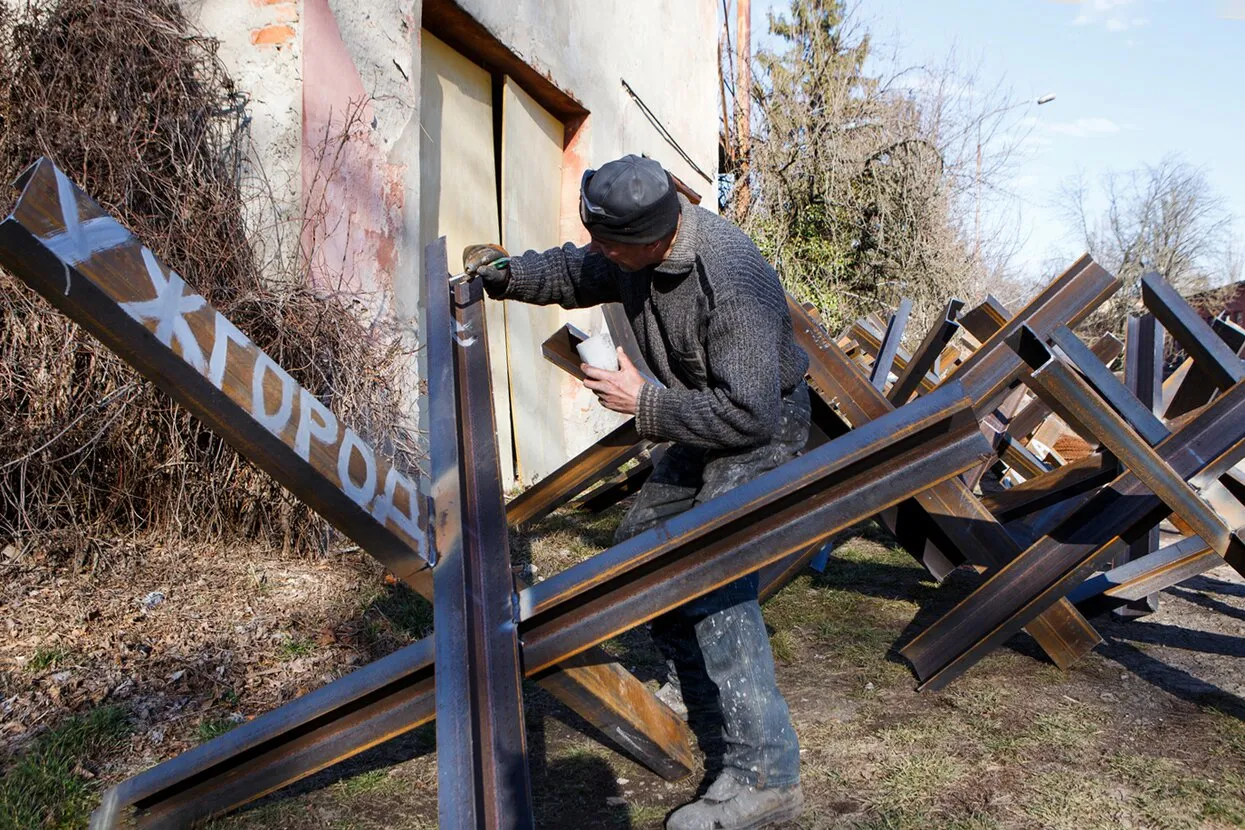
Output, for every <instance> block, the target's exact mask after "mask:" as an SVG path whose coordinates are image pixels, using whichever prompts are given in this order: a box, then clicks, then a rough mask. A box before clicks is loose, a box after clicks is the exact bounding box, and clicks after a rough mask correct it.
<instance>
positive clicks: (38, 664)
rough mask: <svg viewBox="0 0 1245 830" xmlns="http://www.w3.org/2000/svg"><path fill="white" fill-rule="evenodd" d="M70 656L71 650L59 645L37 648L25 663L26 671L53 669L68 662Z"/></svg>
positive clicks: (36, 671) (71, 654) (35, 671)
mask: <svg viewBox="0 0 1245 830" xmlns="http://www.w3.org/2000/svg"><path fill="white" fill-rule="evenodd" d="M72 656H73V652H72V651H70V650H69V649H67V648H61V647H60V646H53V647H44V648H37V649H35V653H34V654H33V655H31V657H30V662H28V663H27V664H26V671H29V672H34V673H38V672H42V671H47V670H48V669H54V668H56V667H57V666H63V665H65V664H66V663H68V662H69V659H70V658H71V657H72Z"/></svg>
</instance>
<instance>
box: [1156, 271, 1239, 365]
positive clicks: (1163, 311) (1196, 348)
mask: <svg viewBox="0 0 1245 830" xmlns="http://www.w3.org/2000/svg"><path fill="white" fill-rule="evenodd" d="M1141 299H1142V302H1144V303H1145V306H1146V308H1147V309H1149V311H1150V313H1151V314H1153V315H1154V316H1155V317H1157V318H1158V320H1159V322H1160V323H1162V324H1163V328H1164V329H1166V330H1167V333H1168V334H1170V335H1171V337H1172V339H1173V340H1175V341H1176V342H1177V343H1179V344H1180V347H1181V348H1182V349H1184V350H1185V351H1186V352H1188V354H1189V356H1190V357H1192V358H1193V363H1194V365H1195V366H1197V368H1198V369H1200V370H1201V371H1203V372H1205V373H1206V375H1207V376H1208V377H1209V378H1210V380H1211V382H1212V383H1214V385H1215V386H1217V387H1219V388H1220V389H1226V388H1228V387H1229V386H1231V385H1233V384H1234V383H1237V382H1239V381H1240V380H1241V379H1243V378H1245V367H1243V366H1242V364H1241V359H1240V358H1239V357H1237V355H1236V353H1235V352H1234V351H1233V350H1232V348H1230V347H1229V346H1228V344H1227V343H1225V342H1224V341H1223V339H1222V338H1220V337H1219V336H1218V335H1217V334H1215V332H1214V329H1212V328H1211V326H1210V324H1209V323H1207V322H1206V321H1205V320H1203V319H1202V317H1201V315H1200V314H1198V313H1197V311H1195V310H1194V309H1193V307H1192V306H1190V305H1189V304H1188V302H1186V301H1185V299H1184V298H1183V297H1181V296H1180V295H1179V294H1178V293H1176V289H1174V288H1172V287H1171V286H1170V285H1168V284H1167V282H1166V281H1164V280H1163V278H1162V277H1160V276H1159V275H1158V274H1156V273H1154V272H1150V273H1148V274H1145V275H1143V276H1142V278H1141Z"/></svg>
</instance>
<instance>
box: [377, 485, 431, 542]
mask: <svg viewBox="0 0 1245 830" xmlns="http://www.w3.org/2000/svg"><path fill="white" fill-rule="evenodd" d="M399 486H401V487H402V489H403V490H405V491H406V503H407V510H409V511H410V512H409V513H403V512H402V511H401V510H399V509H398V508H397V506H396V505H395V504H394V501H393V497H394V494H395V493H396V492H397V489H398V487H399ZM418 498H419V493H418V491H417V490H416V488H415V485H414V484H412V483H411V480H410V479H408V478H407V477H406V476H404V475H402V474H401V473H399V472H398V470H397V468H395V467H390V468H389V474H388V475H387V476H385V495H384V497H383V498H379V499H377V500H376V506H375V507H373V508H372V515H373V516H375V517H376V521H378V522H380V523H381V524H382V525H383V524H385V523H386V522H388V521H389V520H390V519H393V523H394V524H396V525H397V526H398V527H400V528H402V530H404V531H406V535H407V536H410V537H411V538H412V539H415V540H417V541H422V540H423V538H424V536H423V531H421V530H420V529H419V525H418V524H416V519H415V516H416V515H418V511H417V510H416V504H417V501H416V500H417V499H418Z"/></svg>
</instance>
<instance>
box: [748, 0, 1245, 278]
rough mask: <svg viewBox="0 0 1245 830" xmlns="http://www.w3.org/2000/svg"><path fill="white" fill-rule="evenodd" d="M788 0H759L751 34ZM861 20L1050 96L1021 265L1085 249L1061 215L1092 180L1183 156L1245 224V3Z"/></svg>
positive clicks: (912, 6) (925, 53) (931, 7)
mask: <svg viewBox="0 0 1245 830" xmlns="http://www.w3.org/2000/svg"><path fill="white" fill-rule="evenodd" d="M787 6H788V3H787V2H786V0H754V2H753V15H754V18H753V20H754V22H753V30H754V33H755V35H756V36H757V37H763V36H764V32H765V30H766V25H765V20H766V17H765V12H766V11H767V10H768V9H770V8H775V9H779V10H781V9H784V8H786V7H787ZM857 14H858V16H859V17H860V18H861V19H862V20H863V21H864V22H865V23H866V25H867V27H868V29H869V31H870V32H871V34H872V35H873V37H874V38H875V40H876V41H878V42H879V43H880V44H882V45H883V48H884V49H888V50H891V51H894V52H896V53H897V55H898V59H899V61H900V62H901V63H902V64H909V65H911V64H940V63H943V62H944V61H945V59H946V57H947V55H948V54H949V53H951V52H952V51H953V50H954V51H955V53H956V54H957V57H958V63H959V64H961V65H971V66H976V67H978V78H979V82H980V83H981V84H982V85H985V86H989V85H991V84H993V83H995V82H997V81H998V80H1000V79H1001V80H1002V81H1003V82H1004V84H1005V85H1006V86H1007V87H1009V88H1010V89H1011V90H1012V93H1013V95H1012V97H1013V99H1014V100H1017V101H1020V100H1023V99H1026V98H1036V97H1038V96H1040V95H1044V94H1049V93H1053V94H1055V95H1056V96H1057V97H1056V99H1055V100H1054V101H1053V102H1051V103H1049V104H1046V105H1044V106H1042V107H1033V108H1031V109H1029V110H1028V111H1027V115H1028V116H1029V117H1030V118H1033V119H1035V121H1034V123H1033V129H1032V131H1031V132H1030V133H1029V137H1028V139H1027V141H1026V142H1025V145H1024V148H1023V152H1022V155H1021V156H1020V158H1019V160H1018V163H1017V164H1016V165H1015V167H1014V171H1013V173H1012V180H1011V189H1012V191H1013V192H1014V193H1015V194H1016V197H1017V202H1016V205H1015V208H1016V210H1017V212H1018V214H1019V217H1020V218H1019V221H1018V223H1017V226H1016V227H1017V231H1018V232H1019V233H1020V235H1021V237H1022V239H1024V240H1025V242H1024V247H1023V248H1022V249H1021V251H1020V254H1019V256H1018V258H1017V263H1016V264H1017V265H1018V266H1019V268H1020V270H1021V271H1022V272H1025V276H1027V277H1028V278H1030V279H1033V278H1036V277H1038V276H1040V275H1039V274H1037V273H1035V272H1036V271H1038V270H1040V266H1041V264H1042V263H1043V262H1048V261H1050V260H1052V259H1059V258H1061V257H1062V258H1066V257H1068V256H1075V255H1076V254H1079V253H1080V246H1079V243H1078V242H1077V239H1076V237H1075V236H1074V235H1073V234H1072V233H1071V230H1070V229H1069V228H1068V227H1067V225H1066V223H1065V222H1064V221H1063V220H1062V218H1061V216H1060V214H1059V212H1058V211H1057V210H1056V209H1055V207H1054V204H1053V203H1054V201H1055V195H1056V191H1057V189H1058V187H1059V185H1060V184H1061V183H1062V182H1064V181H1066V180H1068V179H1069V178H1070V177H1074V176H1075V175H1077V173H1078V171H1082V172H1083V173H1084V174H1085V176H1086V177H1087V178H1088V179H1090V180H1091V181H1093V180H1095V179H1096V178H1097V177H1098V176H1099V175H1100V174H1101V173H1105V172H1108V171H1126V170H1129V169H1133V168H1136V167H1139V166H1141V165H1143V164H1156V163H1158V162H1159V161H1160V160H1161V159H1162V158H1163V157H1164V156H1165V155H1167V154H1171V153H1176V154H1179V155H1180V156H1181V157H1183V158H1184V159H1185V160H1186V161H1188V162H1190V163H1192V164H1194V165H1196V166H1198V167H1201V168H1203V169H1204V170H1205V172H1206V174H1207V177H1208V178H1209V180H1210V181H1211V183H1212V184H1213V185H1214V186H1215V188H1216V189H1217V191H1218V192H1219V194H1220V195H1221V196H1222V197H1223V198H1224V199H1225V200H1226V201H1227V203H1228V207H1229V208H1230V209H1231V210H1232V211H1233V212H1234V213H1235V214H1236V215H1237V216H1238V226H1237V230H1238V233H1239V232H1241V231H1242V230H1243V229H1245V221H1243V220H1245V163H1243V161H1245V159H1243V158H1242V155H1243V154H1242V149H1241V145H1242V142H1243V141H1245V100H1243V97H1245V89H1243V87H1245V0H1080V1H1079V2H1078V0H936V1H934V0H931V1H930V2H919V1H918V0H860V2H859V8H858V12H857Z"/></svg>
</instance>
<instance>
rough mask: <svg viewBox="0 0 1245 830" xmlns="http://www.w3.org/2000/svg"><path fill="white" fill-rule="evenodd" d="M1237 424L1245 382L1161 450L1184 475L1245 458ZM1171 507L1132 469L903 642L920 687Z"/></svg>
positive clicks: (1012, 627)
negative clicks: (932, 622) (1226, 461)
mask: <svg viewBox="0 0 1245 830" xmlns="http://www.w3.org/2000/svg"><path fill="white" fill-rule="evenodd" d="M1242 424H1245V383H1241V384H1237V385H1236V386H1234V387H1232V389H1230V390H1228V392H1227V393H1226V394H1224V395H1222V396H1221V397H1220V398H1219V399H1217V400H1216V401H1215V402H1214V403H1212V404H1211V405H1210V406H1209V407H1207V408H1206V409H1204V410H1203V411H1202V412H1200V413H1199V414H1198V415H1197V416H1196V417H1194V418H1192V419H1190V420H1189V421H1188V422H1186V423H1185V424H1183V425H1182V426H1181V427H1180V429H1179V430H1178V431H1177V432H1175V433H1174V434H1173V435H1172V436H1171V437H1169V438H1167V439H1166V440H1164V441H1163V442H1162V443H1161V444H1159V446H1158V447H1157V451H1158V454H1159V456H1160V458H1162V460H1163V462H1164V463H1165V464H1166V465H1168V466H1170V467H1171V469H1172V470H1173V471H1174V472H1175V473H1176V474H1177V475H1179V476H1181V477H1183V478H1185V479H1186V480H1187V479H1188V478H1191V477H1192V476H1193V475H1195V474H1196V473H1197V472H1198V471H1200V470H1201V469H1202V468H1204V467H1206V466H1208V464H1210V463H1215V460H1216V459H1223V458H1228V459H1235V461H1239V460H1240V459H1241V458H1242V457H1245V434H1242V429H1241V427H1242ZM1235 461H1234V463H1235ZM1168 513H1169V511H1168V510H1167V509H1166V508H1165V506H1164V505H1163V503H1162V501H1161V500H1160V499H1159V498H1158V497H1157V496H1155V495H1153V494H1152V493H1151V492H1150V491H1149V489H1148V488H1147V487H1146V486H1145V485H1144V484H1143V483H1141V481H1140V480H1139V479H1138V478H1137V477H1136V476H1135V475H1133V474H1132V473H1131V472H1125V473H1123V474H1122V475H1120V476H1119V477H1118V478H1116V479H1115V481H1113V482H1112V483H1111V484H1110V485H1108V486H1107V487H1104V488H1103V489H1102V490H1100V491H1098V492H1097V493H1096V494H1095V495H1094V496H1093V497H1091V498H1090V499H1089V500H1088V501H1087V502H1085V503H1084V504H1083V505H1082V506H1081V507H1080V508H1079V509H1077V510H1076V511H1074V512H1073V513H1072V515H1070V516H1069V517H1068V518H1067V519H1065V520H1064V521H1063V522H1062V523H1060V525H1059V526H1058V527H1057V528H1055V529H1054V531H1052V532H1051V533H1050V534H1049V535H1047V536H1044V537H1043V538H1042V539H1040V540H1038V541H1037V542H1035V543H1034V544H1033V545H1031V546H1030V547H1029V548H1028V549H1027V550H1026V551H1025V552H1024V553H1023V554H1022V555H1021V556H1019V557H1017V558H1016V559H1015V560H1013V561H1012V562H1011V563H1009V564H1008V565H1006V566H1005V567H1003V568H1002V569H1000V570H999V571H997V572H996V573H994V574H993V575H992V576H991V577H990V578H989V579H988V580H987V581H986V582H985V583H984V584H982V585H981V586H980V587H979V588H978V589H977V590H975V591H974V592H973V593H972V594H970V595H969V596H968V597H967V598H966V599H964V600H963V601H962V602H960V603H959V604H958V605H957V606H956V607H955V608H953V609H952V610H951V611H950V612H948V613H947V614H946V615H944V616H943V617H942V618H941V619H939V620H938V621H936V622H935V623H934V624H933V625H931V626H930V627H929V628H927V629H925V631H923V632H921V634H919V635H918V636H917V637H916V638H915V639H913V640H912V641H911V642H910V643H908V644H907V645H906V646H904V647H903V649H901V653H902V654H903V655H904V656H905V657H906V658H907V659H908V660H909V662H911V663H912V664H913V667H914V669H915V670H916V672H917V676H918V677H920V678H921V679H922V680H923V681H924V682H923V685H922V688H932V689H937V688H942V687H944V686H945V685H946V684H947V683H949V682H950V681H951V680H953V679H954V678H955V677H958V676H959V675H960V674H962V673H963V672H964V671H965V670H967V669H968V668H969V667H970V666H972V665H973V664H974V663H975V662H976V661H977V660H979V659H980V658H981V657H982V656H984V655H985V654H987V653H989V651H991V650H992V649H993V648H995V647H997V646H998V645H1000V644H1001V643H1003V642H1004V641H1005V640H1007V639H1008V638H1009V637H1011V636H1012V635H1013V634H1015V633H1016V632H1017V631H1019V630H1020V628H1021V627H1022V626H1023V625H1025V624H1027V623H1028V622H1029V620H1031V619H1033V618H1034V617H1035V616H1036V615H1038V614H1040V613H1041V612H1042V611H1044V610H1045V609H1047V608H1049V607H1050V605H1051V604H1053V603H1054V602H1056V601H1058V600H1059V599H1062V598H1064V597H1065V596H1066V594H1067V593H1068V592H1069V591H1071V590H1072V589H1073V588H1074V587H1076V585H1078V584H1079V583H1080V582H1081V581H1083V580H1084V579H1085V578H1086V577H1088V576H1089V575H1090V574H1091V573H1092V572H1093V570H1094V569H1095V567H1096V566H1097V565H1098V564H1100V562H1101V561H1102V560H1103V559H1104V558H1105V557H1106V556H1109V555H1111V553H1112V550H1111V547H1112V545H1114V544H1116V543H1118V542H1120V541H1121V540H1123V539H1127V538H1131V537H1132V536H1133V535H1134V534H1135V533H1136V531H1137V530H1138V529H1139V528H1140V529H1144V528H1148V527H1149V526H1150V525H1151V524H1153V522H1155V521H1157V520H1159V519H1161V518H1162V517H1163V516H1165V515H1167V514H1168Z"/></svg>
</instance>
